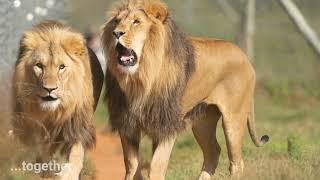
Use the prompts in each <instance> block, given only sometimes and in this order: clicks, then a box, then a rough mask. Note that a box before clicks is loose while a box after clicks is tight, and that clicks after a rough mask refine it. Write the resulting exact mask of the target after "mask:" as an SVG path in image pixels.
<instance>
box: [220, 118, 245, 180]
mask: <svg viewBox="0 0 320 180" xmlns="http://www.w3.org/2000/svg"><path fill="white" fill-rule="evenodd" d="M222 124H223V129H224V134H225V138H226V143H227V149H228V157H229V160H230V166H229V171H230V174H231V176H235V177H238V176H239V175H241V173H242V171H243V168H244V163H243V160H242V155H241V148H242V143H243V134H244V130H245V129H246V117H243V115H237V114H232V115H230V114H228V115H227V114H226V115H225V114H224V115H223V123H222Z"/></svg>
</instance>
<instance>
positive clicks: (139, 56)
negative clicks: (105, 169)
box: [102, 0, 269, 180]
mask: <svg viewBox="0 0 320 180" xmlns="http://www.w3.org/2000/svg"><path fill="white" fill-rule="evenodd" d="M109 16H110V17H109V19H108V20H107V21H106V23H105V24H104V25H103V33H102V41H103V45H104V51H105V54H106V59H107V60H108V63H107V73H106V87H107V88H106V99H107V105H108V110H109V111H108V112H109V116H110V117H109V119H110V123H111V127H112V129H113V130H114V131H116V132H118V133H119V135H120V138H121V142H122V147H123V155H124V162H125V168H126V176H125V179H126V180H131V179H139V178H142V177H141V163H140V161H139V144H140V139H141V137H142V135H147V136H148V137H150V138H151V140H152V142H153V156H152V160H151V162H150V170H149V172H148V178H149V179H151V180H158V179H160V180H163V179H165V174H166V170H167V166H168V162H169V158H170V154H171V150H172V148H173V146H174V143H175V140H176V138H177V136H178V135H179V134H181V132H183V131H185V130H186V129H187V128H189V127H190V128H192V131H193V134H194V136H195V139H196V140H197V142H198V144H199V145H200V147H201V149H202V151H203V157H204V162H203V165H202V171H201V173H200V175H199V179H210V177H211V175H213V174H214V172H215V169H216V167H217V165H218V159H219V155H220V146H219V144H218V142H217V139H216V126H217V122H218V120H219V119H220V117H222V124H223V129H224V133H225V138H226V143H227V149H228V156H229V160H230V168H229V170H230V174H231V175H232V176H234V175H239V174H241V172H242V170H243V168H244V163H243V160H242V156H241V146H242V142H243V136H244V132H245V128H246V127H248V129H249V133H250V135H251V138H252V140H253V142H254V144H255V145H256V146H258V147H259V146H262V145H263V144H265V143H266V142H267V141H268V140H269V137H268V136H267V135H264V136H262V137H261V139H258V137H257V133H256V130H255V119H254V89H255V81H256V77H255V71H254V69H253V67H252V65H251V64H250V62H249V60H248V58H247V56H246V55H245V54H244V53H243V52H242V51H241V50H240V48H238V47H237V46H236V45H234V44H232V43H230V42H226V41H224V40H217V39H210V38H201V37H191V36H186V35H185V34H184V33H183V32H182V31H180V30H179V28H178V27H177V25H176V23H175V22H174V20H173V19H172V17H171V15H170V11H169V10H168V7H167V5H166V4H165V3H163V2H162V1H160V0H129V1H123V2H121V3H120V4H119V5H118V6H116V7H115V9H114V10H112V11H111V12H110V15H109Z"/></svg>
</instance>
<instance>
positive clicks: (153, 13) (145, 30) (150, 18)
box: [104, 3, 167, 74]
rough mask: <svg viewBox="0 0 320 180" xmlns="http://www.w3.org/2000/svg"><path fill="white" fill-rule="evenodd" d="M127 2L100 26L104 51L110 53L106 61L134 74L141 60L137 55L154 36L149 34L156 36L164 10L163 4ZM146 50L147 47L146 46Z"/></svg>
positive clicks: (141, 54)
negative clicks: (104, 43) (123, 7)
mask: <svg viewBox="0 0 320 180" xmlns="http://www.w3.org/2000/svg"><path fill="white" fill-rule="evenodd" d="M127 6H128V7H127V8H126V9H120V10H119V11H117V12H116V13H114V15H113V16H112V17H111V18H110V19H111V20H110V21H109V22H108V23H107V24H106V26H105V29H104V36H105V38H106V39H105V41H108V42H107V44H108V46H109V47H107V49H109V52H108V53H109V55H110V56H114V57H111V58H108V59H109V61H111V62H110V63H111V64H116V66H117V67H118V69H119V70H120V71H121V72H123V73H127V74H134V73H135V72H136V71H137V70H138V68H139V66H140V65H141V63H143V62H141V59H142V56H143V54H144V53H146V52H145V51H146V49H147V48H145V44H146V43H147V42H148V41H150V40H151V39H154V38H153V37H150V36H152V35H153V36H157V38H159V36H160V34H159V31H161V30H159V28H163V27H162V23H163V21H164V19H165V17H166V13H167V12H166V9H165V7H162V6H159V4H148V5H146V4H139V3H137V4H135V5H132V4H128V5H127ZM154 6H157V9H152V8H154ZM159 7H161V8H162V9H159ZM152 43H157V42H152ZM159 43H160V42H159ZM154 48H155V47H154ZM107 51H108V50H107ZM110 51H111V53H110ZM148 51H150V48H149V47H148ZM112 52H116V53H115V54H113V53H112ZM148 53H150V52H148Z"/></svg>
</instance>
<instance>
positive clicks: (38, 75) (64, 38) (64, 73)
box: [12, 21, 104, 180]
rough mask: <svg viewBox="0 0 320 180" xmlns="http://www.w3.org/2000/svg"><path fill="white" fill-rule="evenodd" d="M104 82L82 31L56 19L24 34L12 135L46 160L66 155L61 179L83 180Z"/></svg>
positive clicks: (15, 78) (14, 92)
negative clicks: (53, 156) (65, 163)
mask: <svg viewBox="0 0 320 180" xmlns="http://www.w3.org/2000/svg"><path fill="white" fill-rule="evenodd" d="M103 81H104V75H103V72H102V68H101V66H100V64H99V61H98V59H97V57H96V56H95V55H94V53H93V52H92V51H91V50H90V49H88V48H87V46H86V42H85V40H84V38H83V36H82V35H81V34H80V33H78V32H76V31H74V30H72V29H71V28H70V27H68V26H66V25H64V24H62V23H60V22H56V21H44V22H42V23H40V24H38V25H36V26H34V27H33V28H32V29H31V30H29V31H27V32H25V33H24V35H23V37H22V39H21V41H20V49H19V55H18V60H17V62H16V66H15V72H14V78H13V95H14V96H13V101H14V104H13V105H14V114H13V116H14V118H13V121H12V124H13V128H14V130H13V133H14V136H15V137H18V139H20V140H21V141H22V142H23V143H24V144H26V145H29V146H31V147H32V148H35V152H38V153H39V154H38V156H39V159H41V161H44V160H45V161H49V158H51V156H52V155H53V154H61V155H62V157H64V158H65V160H66V161H67V162H68V163H69V167H68V169H67V168H66V169H63V171H62V172H61V173H60V175H61V176H60V179H64V180H76V179H79V174H80V172H81V169H82V167H83V158H84V153H85V151H86V150H87V149H89V148H91V147H93V146H94V145H95V141H96V135H95V128H94V111H95V108H96V106H97V102H98V99H99V96H100V92H101V89H102V84H103ZM50 161H51V160H50ZM60 170H61V169H60Z"/></svg>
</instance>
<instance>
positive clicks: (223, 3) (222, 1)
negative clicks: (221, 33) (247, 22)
mask: <svg viewBox="0 0 320 180" xmlns="http://www.w3.org/2000/svg"><path fill="white" fill-rule="evenodd" d="M217 2H218V4H219V6H220V7H221V9H222V10H223V12H224V13H225V15H226V16H227V17H228V18H229V19H230V20H231V21H232V23H235V24H236V23H238V22H239V19H240V15H239V14H238V12H237V11H236V10H235V9H234V8H233V7H232V6H231V4H230V3H229V2H228V1H227V0H217Z"/></svg>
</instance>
